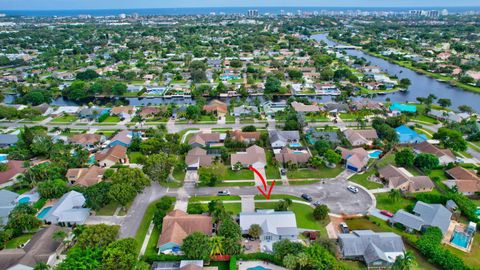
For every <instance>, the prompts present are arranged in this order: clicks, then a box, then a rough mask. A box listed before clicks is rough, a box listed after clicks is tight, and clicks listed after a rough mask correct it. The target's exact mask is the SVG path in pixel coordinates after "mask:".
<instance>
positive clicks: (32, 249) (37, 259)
mask: <svg viewBox="0 0 480 270" xmlns="http://www.w3.org/2000/svg"><path fill="white" fill-rule="evenodd" d="M57 231H64V232H66V229H65V228H61V227H58V226H55V225H52V226H49V227H48V228H43V229H41V230H39V231H38V232H36V233H35V234H34V235H33V236H32V238H31V239H30V240H29V241H28V242H27V244H26V245H25V246H24V247H21V248H15V249H3V250H1V251H0V269H6V270H33V269H34V268H35V266H37V265H39V264H40V263H44V264H47V265H48V266H51V267H53V265H54V263H55V262H56V261H57V256H59V255H60V254H61V252H62V250H63V244H62V241H59V240H55V237H54V234H55V233H56V232H57Z"/></svg>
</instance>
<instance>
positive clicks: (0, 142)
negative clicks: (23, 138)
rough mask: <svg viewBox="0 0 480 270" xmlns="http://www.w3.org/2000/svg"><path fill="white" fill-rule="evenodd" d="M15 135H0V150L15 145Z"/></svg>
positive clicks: (16, 136) (16, 140) (16, 138)
mask: <svg viewBox="0 0 480 270" xmlns="http://www.w3.org/2000/svg"><path fill="white" fill-rule="evenodd" d="M17 142H18V135H17V134H0V148H6V147H10V146H12V145H15V144H17Z"/></svg>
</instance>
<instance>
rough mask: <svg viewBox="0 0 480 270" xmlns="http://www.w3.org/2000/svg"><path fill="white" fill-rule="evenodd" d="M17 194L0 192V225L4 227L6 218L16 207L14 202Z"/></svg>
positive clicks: (8, 191)
mask: <svg viewBox="0 0 480 270" xmlns="http://www.w3.org/2000/svg"><path fill="white" fill-rule="evenodd" d="M18 196H19V195H18V194H17V193H15V192H12V191H10V190H6V189H1V190H0V225H2V226H3V225H6V224H7V223H8V216H9V215H10V212H11V211H12V210H13V208H15V206H16V205H17V204H16V202H15V200H16V199H17V198H18Z"/></svg>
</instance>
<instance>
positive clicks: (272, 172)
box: [265, 165, 280, 180]
mask: <svg viewBox="0 0 480 270" xmlns="http://www.w3.org/2000/svg"><path fill="white" fill-rule="evenodd" d="M265 174H266V176H267V179H274V180H278V179H280V171H279V170H278V168H277V167H276V166H271V165H267V168H265Z"/></svg>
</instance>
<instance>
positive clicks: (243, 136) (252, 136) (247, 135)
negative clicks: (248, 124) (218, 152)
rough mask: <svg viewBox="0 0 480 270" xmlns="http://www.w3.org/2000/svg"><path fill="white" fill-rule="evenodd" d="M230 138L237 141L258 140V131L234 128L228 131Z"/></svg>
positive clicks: (250, 141)
mask: <svg viewBox="0 0 480 270" xmlns="http://www.w3.org/2000/svg"><path fill="white" fill-rule="evenodd" d="M229 135H230V138H232V140H234V141H237V142H243V143H253V142H256V141H258V140H260V132H257V131H241V130H234V131H230V132H229Z"/></svg>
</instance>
